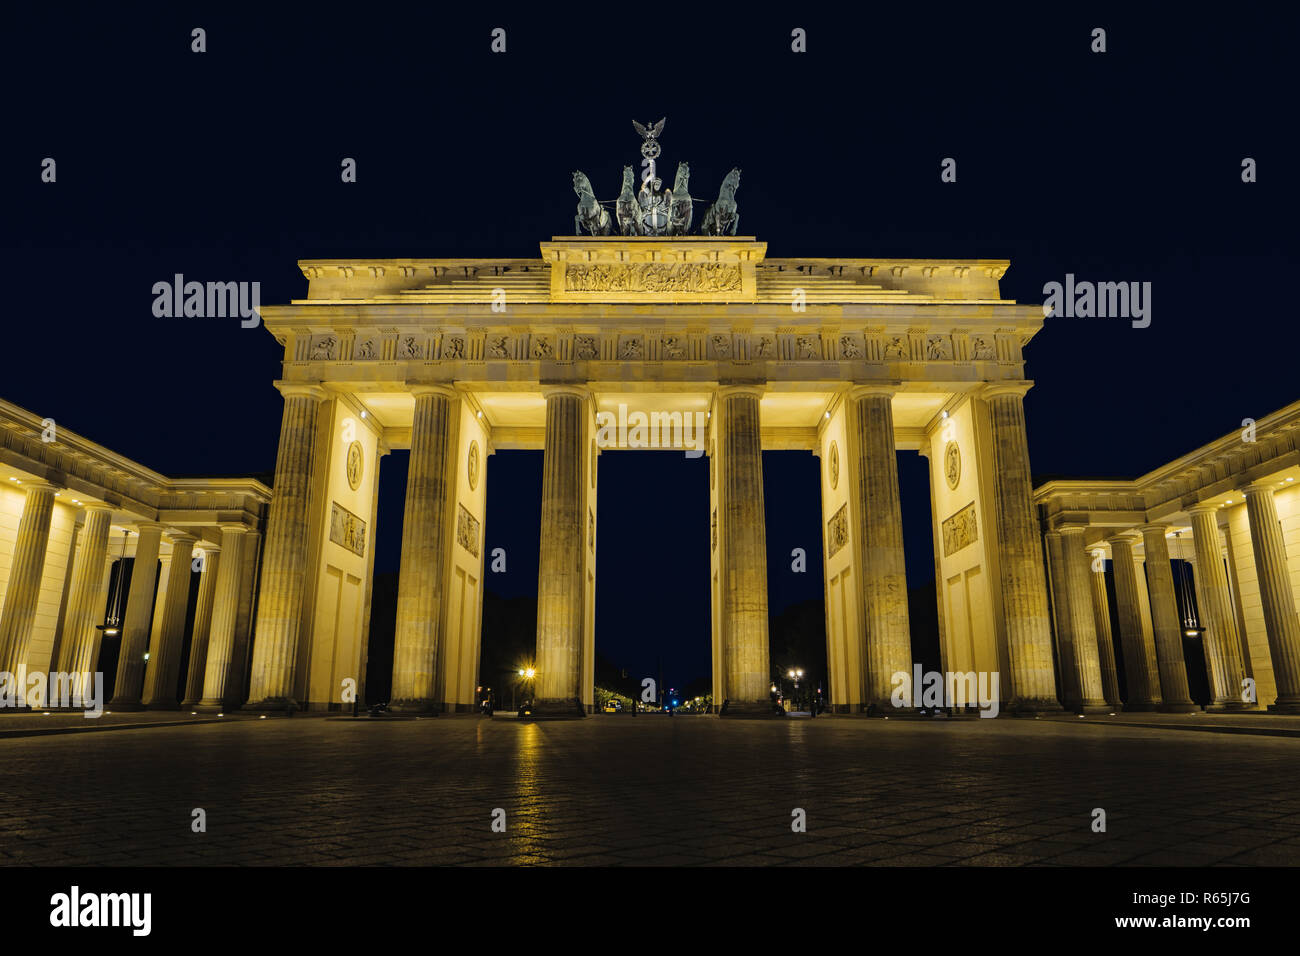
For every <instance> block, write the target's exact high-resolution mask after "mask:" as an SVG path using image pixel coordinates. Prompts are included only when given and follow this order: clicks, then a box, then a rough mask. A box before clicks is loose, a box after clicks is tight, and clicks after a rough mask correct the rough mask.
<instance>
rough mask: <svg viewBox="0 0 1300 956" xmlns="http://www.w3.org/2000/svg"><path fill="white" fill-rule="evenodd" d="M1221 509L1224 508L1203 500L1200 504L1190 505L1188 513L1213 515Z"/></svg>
mask: <svg viewBox="0 0 1300 956" xmlns="http://www.w3.org/2000/svg"><path fill="white" fill-rule="evenodd" d="M1221 510H1222V509H1221V508H1220V507H1219V506H1218V505H1212V504H1207V503H1205V502H1201V503H1200V504H1195V505H1192V506H1191V507H1189V508H1188V509H1187V513H1188V514H1189V515H1213V514H1218V513H1219V511H1221Z"/></svg>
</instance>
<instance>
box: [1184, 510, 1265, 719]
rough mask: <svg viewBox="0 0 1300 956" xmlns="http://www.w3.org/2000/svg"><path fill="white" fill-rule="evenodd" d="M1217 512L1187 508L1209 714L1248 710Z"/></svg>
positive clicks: (1238, 638)
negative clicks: (1202, 631) (1207, 672)
mask: <svg viewBox="0 0 1300 956" xmlns="http://www.w3.org/2000/svg"><path fill="white" fill-rule="evenodd" d="M1218 512H1219V509H1218V508H1217V507H1216V506H1215V505H1196V506H1195V507H1192V508H1188V509H1187V513H1188V514H1189V515H1191V516H1192V544H1193V545H1194V546H1195V548H1196V575H1197V577H1198V578H1199V579H1200V582H1201V586H1200V588H1199V589H1198V590H1197V594H1198V595H1199V596H1200V603H1201V617H1202V618H1204V620H1203V622H1202V623H1203V624H1204V625H1205V656H1206V658H1207V659H1208V661H1209V665H1210V693H1211V694H1212V695H1213V699H1212V701H1211V703H1210V708H1209V709H1210V710H1243V709H1245V708H1247V707H1249V706H1251V705H1250V704H1249V703H1248V702H1247V701H1246V700H1245V699H1244V698H1243V697H1242V693H1243V691H1244V689H1245V688H1244V687H1243V684H1242V681H1243V680H1244V679H1245V677H1246V664H1245V662H1244V661H1243V660H1242V659H1241V637H1240V635H1239V634H1238V633H1237V615H1236V613H1235V611H1234V610H1233V607H1232V595H1231V592H1230V591H1229V590H1228V573H1227V571H1226V570H1225V569H1224V567H1223V555H1222V553H1221V551H1220V545H1219V520H1218Z"/></svg>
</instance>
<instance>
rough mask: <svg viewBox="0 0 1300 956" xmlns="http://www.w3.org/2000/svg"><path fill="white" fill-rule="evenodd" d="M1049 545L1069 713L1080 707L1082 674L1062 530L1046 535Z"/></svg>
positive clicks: (1063, 698) (1058, 651) (1058, 648)
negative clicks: (1076, 658) (1071, 610)
mask: <svg viewBox="0 0 1300 956" xmlns="http://www.w3.org/2000/svg"><path fill="white" fill-rule="evenodd" d="M1043 540H1044V542H1045V543H1046V545H1047V577H1048V580H1049V581H1050V583H1051V587H1052V611H1053V612H1054V613H1053V620H1054V621H1055V622H1056V657H1057V661H1058V663H1059V665H1060V669H1061V686H1060V688H1059V690H1060V694H1059V696H1060V700H1061V703H1062V704H1063V705H1065V707H1066V708H1067V709H1069V710H1077V709H1078V706H1079V700H1080V695H1079V671H1078V668H1077V667H1076V665H1075V663H1074V618H1072V617H1071V616H1070V588H1069V586H1068V585H1067V584H1066V580H1065V552H1064V549H1063V548H1064V542H1063V541H1062V540H1061V533H1060V532H1059V531H1048V532H1046V533H1045V534H1044V535H1043Z"/></svg>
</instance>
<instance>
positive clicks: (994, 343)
mask: <svg viewBox="0 0 1300 956" xmlns="http://www.w3.org/2000/svg"><path fill="white" fill-rule="evenodd" d="M541 250H542V252H543V258H541V259H535V260H508V259H484V260H432V259H384V260H355V261H343V260H310V261H304V262H301V263H300V266H301V268H302V270H303V274H304V275H305V276H306V277H307V278H308V279H309V287H308V295H307V298H306V299H299V300H295V301H294V302H293V303H292V304H290V305H287V306H267V307H265V308H264V309H263V310H262V317H263V319H264V321H265V322H266V325H267V327H268V329H269V330H270V331H271V332H272V334H274V335H275V337H276V339H277V340H278V341H279V342H280V343H281V344H282V345H283V346H284V348H285V357H286V362H285V377H286V379H299V378H300V379H302V380H309V379H313V376H317V378H316V379H314V380H323V381H340V382H346V381H350V380H353V379H357V380H365V381H371V382H373V381H375V380H376V378H378V379H379V380H382V381H394V382H398V381H409V380H418V379H420V378H422V377H428V378H432V379H437V380H449V379H450V380H456V381H475V380H484V381H501V380H507V379H521V380H522V379H530V380H533V381H538V380H541V379H545V378H559V379H566V380H584V379H585V380H589V381H599V380H602V379H609V380H619V379H623V380H637V379H639V378H640V377H642V376H644V375H647V374H653V375H654V376H655V377H656V378H660V379H665V380H677V381H709V380H713V381H719V380H724V379H736V378H746V379H756V380H757V379H770V380H773V381H781V380H783V379H788V380H792V381H793V380H808V379H809V378H813V379H817V380H824V381H836V380H845V381H848V380H873V379H882V380H913V381H915V380H927V381H942V382H975V381H990V380H1000V379H1008V378H1016V379H1018V378H1022V377H1023V355H1022V349H1023V346H1024V344H1025V343H1026V342H1028V341H1029V339H1030V338H1031V337H1032V336H1033V335H1034V334H1035V333H1036V332H1037V331H1038V329H1040V328H1041V327H1042V323H1043V316H1042V309H1041V308H1040V307H1039V306H1036V305H1017V304H1016V303H1014V302H1009V301H1006V300H1004V299H1002V298H1001V297H1000V293H999V290H998V282H999V280H1000V279H1001V277H1002V276H1003V274H1004V273H1005V271H1006V269H1007V265H1008V264H1007V262H1006V261H1005V260H983V259H981V260H966V261H959V260H938V259H936V260H921V259H880V260H864V259H807V260H801V259H772V260H769V259H765V252H766V244H765V243H761V242H757V241H755V240H753V239H751V238H743V237H742V238H737V239H729V238H709V237H677V238H604V239H593V238H556V239H553V240H551V241H550V242H543V243H542V244H541ZM647 365H652V366H653V369H652V370H651V369H647V368H646V366H647ZM810 366H820V367H813V368H810ZM503 367H504V368H503ZM428 369H437V371H436V372H434V373H433V374H432V375H430V374H429V372H428V371H427V370H428ZM322 373H323V374H322Z"/></svg>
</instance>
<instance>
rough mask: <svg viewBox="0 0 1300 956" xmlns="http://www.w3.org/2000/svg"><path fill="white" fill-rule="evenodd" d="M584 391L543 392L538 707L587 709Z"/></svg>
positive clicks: (558, 712)
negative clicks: (584, 664)
mask: <svg viewBox="0 0 1300 956" xmlns="http://www.w3.org/2000/svg"><path fill="white" fill-rule="evenodd" d="M585 406H586V396H585V393H583V392H582V391H580V390H578V389H568V388H556V389H551V390H549V391H547V393H546V448H545V451H544V453H543V456H542V529H541V553H540V558H539V560H538V572H537V662H536V667H537V677H536V694H535V699H534V701H533V708H534V713H535V714H537V715H539V716H571V717H581V716H584V713H585V712H584V710H583V706H582V693H581V688H580V684H581V680H582V643H583V642H582V637H583V635H582V617H583V604H582V586H583V580H582V573H583V572H582V548H583V538H582V532H583V526H584V523H585V520H584V519H585V516H584V515H583V513H582V479H583V469H582V462H583V455H582V451H583V449H582V441H583V421H584V414H585Z"/></svg>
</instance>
